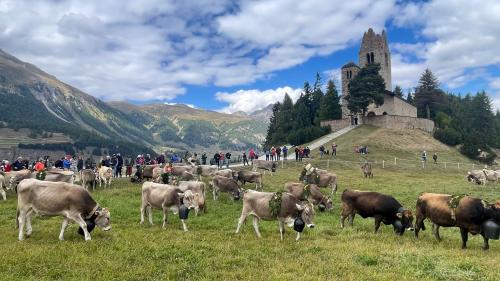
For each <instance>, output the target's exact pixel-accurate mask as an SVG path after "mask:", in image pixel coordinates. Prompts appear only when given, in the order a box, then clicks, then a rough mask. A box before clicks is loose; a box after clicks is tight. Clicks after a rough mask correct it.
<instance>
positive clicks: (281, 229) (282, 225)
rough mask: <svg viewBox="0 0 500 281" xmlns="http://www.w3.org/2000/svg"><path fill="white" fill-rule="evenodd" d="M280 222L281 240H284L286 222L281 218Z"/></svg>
mask: <svg viewBox="0 0 500 281" xmlns="http://www.w3.org/2000/svg"><path fill="white" fill-rule="evenodd" d="M278 224H279V227H280V237H281V241H283V234H284V233H285V225H284V223H283V222H282V221H281V220H278Z"/></svg>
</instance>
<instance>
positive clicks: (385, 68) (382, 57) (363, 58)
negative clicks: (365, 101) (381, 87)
mask: <svg viewBox="0 0 500 281" xmlns="http://www.w3.org/2000/svg"><path fill="white" fill-rule="evenodd" d="M358 55H359V66H360V67H364V66H366V65H368V64H372V63H378V64H380V72H379V73H380V76H382V78H384V82H385V89H386V90H388V91H391V92H392V78H391V52H390V51H389V45H388V44H387V35H386V33H385V30H383V31H382V34H376V33H375V32H373V29H371V28H370V29H368V31H367V32H365V34H364V35H363V41H362V42H361V48H360V49H359V53H358Z"/></svg>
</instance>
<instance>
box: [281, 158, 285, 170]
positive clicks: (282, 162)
mask: <svg viewBox="0 0 500 281" xmlns="http://www.w3.org/2000/svg"><path fill="white" fill-rule="evenodd" d="M283 165H284V159H283V158H282V159H281V169H283Z"/></svg>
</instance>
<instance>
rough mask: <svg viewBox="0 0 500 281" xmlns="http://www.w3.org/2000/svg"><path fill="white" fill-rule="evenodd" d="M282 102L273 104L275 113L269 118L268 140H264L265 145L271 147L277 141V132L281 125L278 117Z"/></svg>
mask: <svg viewBox="0 0 500 281" xmlns="http://www.w3.org/2000/svg"><path fill="white" fill-rule="evenodd" d="M280 109H281V104H280V103H279V102H278V103H275V104H274V105H273V114H272V115H271V118H270V119H269V126H268V127H267V134H266V140H265V142H264V144H263V145H264V147H269V146H271V145H273V144H274V143H275V142H276V141H277V136H276V132H277V129H278V126H279V123H278V117H279V115H280Z"/></svg>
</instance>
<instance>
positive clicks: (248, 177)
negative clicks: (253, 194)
mask: <svg viewBox="0 0 500 281" xmlns="http://www.w3.org/2000/svg"><path fill="white" fill-rule="evenodd" d="M237 178H238V181H239V182H240V183H241V184H242V185H245V183H247V182H252V183H255V189H259V188H260V190H261V191H264V185H263V184H262V174H261V173H259V172H254V171H238V173H237Z"/></svg>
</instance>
